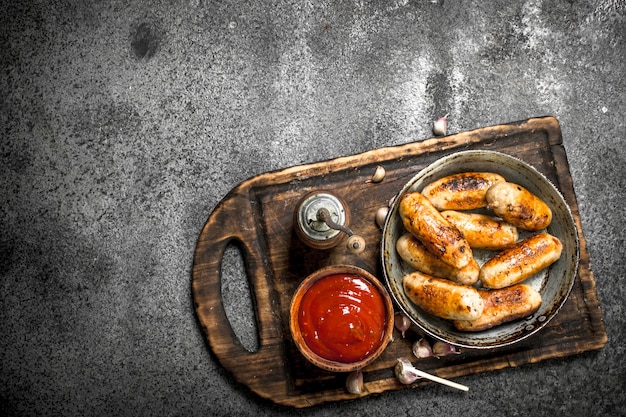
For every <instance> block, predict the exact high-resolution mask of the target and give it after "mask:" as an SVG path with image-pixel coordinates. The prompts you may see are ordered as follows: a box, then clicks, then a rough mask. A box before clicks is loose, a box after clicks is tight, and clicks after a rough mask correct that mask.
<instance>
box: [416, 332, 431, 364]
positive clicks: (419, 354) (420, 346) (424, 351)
mask: <svg viewBox="0 0 626 417" xmlns="http://www.w3.org/2000/svg"><path fill="white" fill-rule="evenodd" d="M412 350H413V355H415V357H416V358H418V359H424V358H430V357H431V356H433V349H432V348H431V347H430V343H428V340H426V338H424V337H422V338H421V339H420V340H418V341H416V342H415V343H413V349H412Z"/></svg>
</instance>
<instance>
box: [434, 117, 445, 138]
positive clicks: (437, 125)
mask: <svg viewBox="0 0 626 417" xmlns="http://www.w3.org/2000/svg"><path fill="white" fill-rule="evenodd" d="M433 133H434V134H435V136H445V135H446V134H447V133H448V115H447V114H446V115H445V116H443V117H440V118H439V119H437V120H435V122H434V123H433Z"/></svg>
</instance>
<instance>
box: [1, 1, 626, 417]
mask: <svg viewBox="0 0 626 417" xmlns="http://www.w3.org/2000/svg"><path fill="white" fill-rule="evenodd" d="M2 3H3V4H2V13H1V14H0V54H1V55H0V65H1V69H2V73H1V75H0V93H1V98H0V106H1V108H0V110H1V111H0V127H1V130H0V134H1V137H0V277H1V280H0V285H1V286H2V287H1V289H0V335H2V337H0V412H1V413H2V415H11V416H18V415H19V416H26V415H67V416H74V415H76V416H90V415H116V416H126V415H128V416H131V415H132V416H139V415H184V416H188V415H189V416H191V415H202V416H208V415H254V416H262V415H267V416H269V415H272V416H275V415H317V416H334V415H337V414H339V413H341V414H342V415H364V414H366V413H367V414H370V415H449V416H479V415H480V416H484V415H502V416H526V415H533V416H540V415H546V416H554V415H570V416H590V415H612V416H613V415H626V403H625V394H624V391H625V390H626V383H625V375H626V366H625V364H624V355H625V354H626V351H625V349H624V345H625V343H626V340H625V338H624V315H625V313H624V307H623V303H624V298H625V295H626V294H625V290H624V288H625V287H626V278H625V275H624V271H625V270H626V262H625V256H624V254H623V247H624V244H625V240H626V231H625V230H624V226H625V224H624V223H625V222H624V218H625V214H626V210H625V209H624V207H625V202H626V192H625V191H624V190H625V188H626V164H625V160H626V141H625V139H624V135H625V133H624V131H625V129H626V124H625V118H624V114H626V101H625V94H624V93H625V88H624V87H625V81H624V79H625V78H626V77H625V75H626V74H625V72H624V68H625V67H624V61H625V60H626V45H625V41H626V39H625V35H626V29H625V27H626V21H625V15H626V6H625V5H624V2H623V1H621V0H599V1H591V0H585V1H578V2H571V1H540V0H528V1H524V2H504V1H502V2H499V1H485V2H481V1H469V2H458V1H451V0H446V1H444V0H411V1H409V0H390V1H353V2H349V1H339V2H328V1H322V2H298V1H283V0H277V1H274V2H271V3H270V2H244V1H238V0H231V1H208V0H187V1H176V2H170V1H152V2H148V1H138V0H131V1H110V0H107V1H102V2H96V1H89V2H67V1H65V2H63V1H57V0H50V1H31V2H12V1H3V2H2ZM446 113H448V114H449V122H450V123H449V130H450V132H451V133H454V132H458V131H464V130H470V129H474V128H477V127H481V126H488V125H495V124H500V123H505V122H509V121H515V120H521V119H526V118H529V117H533V116H542V115H554V116H556V117H557V118H558V119H559V121H560V122H561V128H562V131H563V138H564V144H565V148H566V150H567V154H568V157H569V163H570V166H571V171H572V176H573V180H574V186H575V189H576V192H577V195H578V203H579V205H580V214H581V218H582V224H583V230H584V233H585V236H586V238H587V241H588V245H589V251H590V254H591V261H592V266H593V270H594V273H595V277H596V280H597V290H598V296H599V299H600V302H601V305H602V309H603V314H604V319H605V322H606V326H607V331H608V334H609V342H608V344H607V345H606V347H605V348H604V349H602V350H600V351H597V352H591V353H585V354H582V355H578V356H574V357H570V358H566V359H560V360H550V361H546V362H542V363H539V364H534V365H528V366H523V367H520V368H514V369H505V370H502V371H498V372H490V373H485V374H479V375H475V376H472V377H467V378H461V379H460V380H459V382H461V383H464V384H467V385H469V386H470V387H471V390H470V391H469V393H461V392H452V391H451V390H450V389H448V388H445V387H441V386H437V385H430V386H428V387H426V388H423V389H419V390H405V391H400V392H392V393H385V394H382V395H376V396H372V397H368V398H365V399H362V400H358V401H350V402H344V403H335V404H328V405H322V406H319V407H314V408H311V409H307V410H304V411H296V410H292V409H288V408H283V407H277V406H275V405H273V404H271V403H269V402H267V401H264V400H261V399H259V398H257V397H256V396H255V395H253V394H250V393H249V392H248V391H247V390H246V389H245V388H244V387H242V386H241V385H239V384H237V383H236V382H235V381H233V380H232V378H231V377H230V376H229V375H228V374H227V373H226V372H225V371H224V370H223V368H221V366H220V365H219V364H218V363H217V361H216V360H215V358H214V357H213V356H212V355H211V353H210V352H209V350H208V348H207V346H206V344H205V343H204V340H203V337H202V334H201V332H200V329H199V326H198V324H197V322H196V319H195V316H194V313H193V308H192V302H191V292H190V280H191V263H192V256H193V250H194V247H195V243H196V239H197V237H198V235H199V233H200V230H201V228H202V226H203V224H204V222H205V220H206V219H207V217H208V215H209V213H210V211H211V210H212V209H213V208H214V207H215V206H216V205H217V203H218V202H219V201H220V199H221V198H222V197H224V196H225V195H226V193H227V192H228V191H229V190H230V189H232V188H233V187H234V186H236V185H237V184H238V183H239V182H241V181H243V180H245V179H246V178H249V177H251V176H254V175H256V174H260V173H263V172H266V171H270V170H275V169H280V168H285V167H288V166H292V165H298V164H301V163H305V162H316V161H319V160H325V159H328V158H333V157H338V156H342V155H349V154H355V153H359V152H363V151H366V150H370V149H374V148H378V147H381V146H387V145H396V144H403V143H407V142H411V141H418V140H422V139H424V138H427V137H429V136H430V135H431V132H430V124H431V121H432V120H433V119H434V118H435V117H438V116H441V115H443V114H446ZM239 262H240V260H239V259H238V258H237V256H236V255H234V256H231V255H229V256H228V257H227V258H226V261H225V266H224V268H225V270H226V271H236V270H238V269H239V266H240V263H239ZM235 275H236V274H235ZM226 292H227V295H226V296H227V297H229V303H230V302H232V303H233V304H234V307H232V308H231V309H230V312H231V315H232V316H233V323H234V325H235V328H236V329H237V331H238V333H240V334H242V338H243V339H244V341H246V340H247V339H249V338H250V337H251V336H250V335H251V334H252V331H251V325H250V319H249V315H248V313H247V309H246V308H245V303H242V302H239V300H240V298H241V295H240V294H239V293H238V291H237V288H236V285H233V286H232V288H229V289H227V291H226ZM238 302H239V304H238ZM246 343H250V342H246ZM251 343H253V342H251ZM241 366H246V364H245V363H242V364H241Z"/></svg>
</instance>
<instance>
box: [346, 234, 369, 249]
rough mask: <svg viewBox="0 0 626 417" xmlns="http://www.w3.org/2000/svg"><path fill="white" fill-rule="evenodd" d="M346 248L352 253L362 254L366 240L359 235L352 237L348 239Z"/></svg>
mask: <svg viewBox="0 0 626 417" xmlns="http://www.w3.org/2000/svg"><path fill="white" fill-rule="evenodd" d="M346 246H347V247H348V250H349V251H350V252H352V253H361V252H363V251H364V250H365V239H363V238H362V237H361V236H358V235H352V236H350V237H349V238H348V241H347V242H346Z"/></svg>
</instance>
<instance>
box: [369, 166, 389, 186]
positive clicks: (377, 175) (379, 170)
mask: <svg viewBox="0 0 626 417" xmlns="http://www.w3.org/2000/svg"><path fill="white" fill-rule="evenodd" d="M385 174H386V172H385V168H383V167H382V166H380V165H378V166H377V167H376V170H375V171H374V175H372V177H371V178H370V179H369V180H367V181H366V182H373V183H378V182H381V181H382V180H383V179H385Z"/></svg>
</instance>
